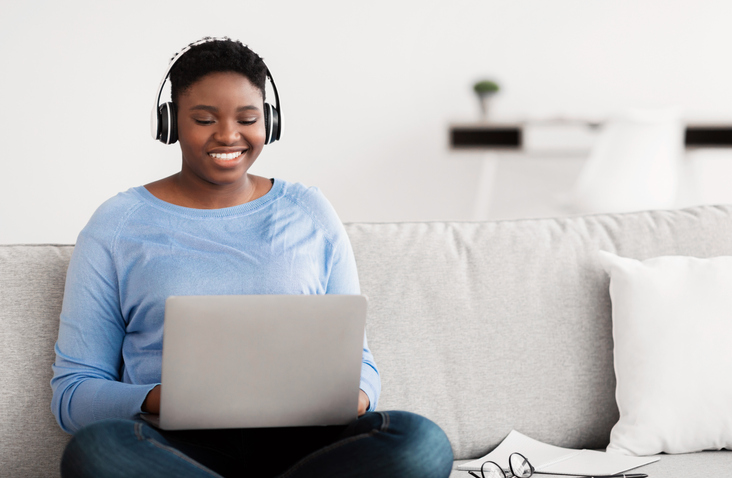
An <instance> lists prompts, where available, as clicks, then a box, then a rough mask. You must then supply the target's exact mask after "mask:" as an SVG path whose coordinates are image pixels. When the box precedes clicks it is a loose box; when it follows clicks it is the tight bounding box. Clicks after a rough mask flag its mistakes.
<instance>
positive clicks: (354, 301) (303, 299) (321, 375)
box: [141, 294, 367, 430]
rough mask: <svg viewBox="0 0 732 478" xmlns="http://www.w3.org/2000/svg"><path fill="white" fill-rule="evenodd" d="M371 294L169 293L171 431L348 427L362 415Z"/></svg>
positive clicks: (164, 398)
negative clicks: (361, 389) (361, 387)
mask: <svg viewBox="0 0 732 478" xmlns="http://www.w3.org/2000/svg"><path fill="white" fill-rule="evenodd" d="M366 305H367V301H366V297H365V296H363V295H329V294H326V295H228V296H227V295H218V296H178V297H169V298H168V299H167V300H166V302H165V323H164V326H163V362H162V378H161V382H162V390H161V397H160V415H159V416H158V415H152V414H142V415H141V417H142V418H143V419H144V420H146V421H148V422H150V423H152V424H153V425H155V426H157V427H159V428H161V429H164V430H189V429H208V428H259V427H294V426H318V425H343V424H346V423H349V422H351V421H352V420H354V419H355V418H356V417H357V413H358V395H359V384H360V378H361V362H362V352H363V339H364V327H365V323H366Z"/></svg>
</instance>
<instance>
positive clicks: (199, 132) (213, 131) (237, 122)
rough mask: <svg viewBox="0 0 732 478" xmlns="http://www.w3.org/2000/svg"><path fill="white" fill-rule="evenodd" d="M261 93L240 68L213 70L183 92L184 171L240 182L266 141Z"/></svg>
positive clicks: (216, 181)
mask: <svg viewBox="0 0 732 478" xmlns="http://www.w3.org/2000/svg"><path fill="white" fill-rule="evenodd" d="M263 106H264V102H263V100H262V93H261V92H260V90H259V89H258V88H257V87H256V86H254V85H253V84H252V83H251V82H250V81H249V79H247V78H246V77H245V76H243V75H241V74H239V73H233V72H224V73H210V74H208V75H206V76H204V77H203V78H201V79H200V80H198V81H197V82H195V83H194V84H193V85H191V86H190V87H189V88H188V89H187V90H186V91H184V92H183V94H181V95H180V97H179V98H178V102H177V108H178V141H179V142H180V148H181V152H182V155H183V166H182V170H181V174H182V175H184V176H186V177H187V178H188V179H190V180H193V181H194V182H199V181H202V182H204V183H207V184H206V185H215V186H228V185H231V186H234V187H237V186H241V185H242V184H244V182H245V181H246V173H247V171H248V170H249V168H250V167H251V165H252V164H253V163H254V161H255V160H256V159H257V157H258V156H259V153H261V152H262V148H263V147H264V141H265V127H264V112H263Z"/></svg>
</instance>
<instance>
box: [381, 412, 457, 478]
mask: <svg viewBox="0 0 732 478" xmlns="http://www.w3.org/2000/svg"><path fill="white" fill-rule="evenodd" d="M384 420H385V423H384V424H383V425H382V426H383V427H386V428H388V429H389V431H391V432H392V433H394V434H395V435H397V436H399V437H400V438H401V440H400V441H401V444H402V446H401V447H400V448H401V450H400V461H401V462H402V464H404V465H406V467H407V468H408V469H409V470H410V472H409V475H410V476H420V477H435V478H437V477H447V476H449V475H450V472H451V470H452V464H453V453H452V446H451V445H450V440H448V438H447V435H445V432H444V431H443V430H442V428H440V427H439V426H438V425H437V424H436V423H435V422H433V421H432V420H430V419H428V418H425V417H423V416H421V415H417V414H415V413H410V412H385V413H384ZM386 422H388V423H386Z"/></svg>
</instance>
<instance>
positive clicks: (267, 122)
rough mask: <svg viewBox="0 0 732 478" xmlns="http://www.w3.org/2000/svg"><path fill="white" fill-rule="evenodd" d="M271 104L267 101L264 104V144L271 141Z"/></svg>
mask: <svg viewBox="0 0 732 478" xmlns="http://www.w3.org/2000/svg"><path fill="white" fill-rule="evenodd" d="M271 125H272V106H271V105H270V104H269V103H265V104H264V144H269V143H271V142H272V130H271V129H270V126H271Z"/></svg>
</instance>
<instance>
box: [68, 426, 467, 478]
mask: <svg viewBox="0 0 732 478" xmlns="http://www.w3.org/2000/svg"><path fill="white" fill-rule="evenodd" d="M452 459H453V455H452V448H451V446H450V442H449V441H448V439H447V436H445V433H444V432H443V431H442V429H441V428H440V427H438V426H437V425H436V424H435V423H433V422H432V421H430V420H428V419H426V418H424V417H422V416H419V415H416V414H413V413H409V412H369V413H366V414H365V415H363V416H361V417H359V418H358V419H356V420H355V421H353V422H352V423H351V424H349V425H347V426H339V427H298V428H258V429H224V430H184V431H165V430H158V429H155V428H153V427H151V426H149V425H147V424H146V423H144V422H142V421H139V420H118V419H110V420H102V421H100V422H96V423H93V424H91V425H89V426H87V427H85V428H83V429H81V430H79V432H78V433H76V435H74V437H73V438H72V440H71V441H70V442H69V444H68V446H67V447H66V450H65V451H64V455H63V458H62V459H61V476H63V477H94V478H105V477H129V476H135V477H153V476H155V477H159V476H175V477H182V478H188V477H196V478H198V477H213V476H216V477H218V476H225V477H228V476H252V477H267V476H272V477H274V476H278V477H282V478H285V477H287V478H290V477H291V478H301V477H318V478H324V477H330V476H332V477H339V478H347V477H384V478H388V477H392V476H393V477H396V476H398V477H401V478H404V477H420V478H430V477H435V478H436V477H447V476H449V475H450V471H451V469H452Z"/></svg>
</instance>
